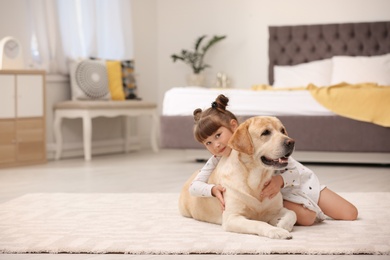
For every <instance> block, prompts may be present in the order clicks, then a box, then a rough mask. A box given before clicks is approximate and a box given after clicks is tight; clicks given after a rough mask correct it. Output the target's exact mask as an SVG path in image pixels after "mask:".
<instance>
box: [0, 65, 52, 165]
mask: <svg viewBox="0 0 390 260" xmlns="http://www.w3.org/2000/svg"><path fill="white" fill-rule="evenodd" d="M43 162H46V133H45V74H44V72H42V71H31V70H28V71H19V70H18V71H11V70H9V71H0V167H7V166H16V165H26V164H35V163H43Z"/></svg>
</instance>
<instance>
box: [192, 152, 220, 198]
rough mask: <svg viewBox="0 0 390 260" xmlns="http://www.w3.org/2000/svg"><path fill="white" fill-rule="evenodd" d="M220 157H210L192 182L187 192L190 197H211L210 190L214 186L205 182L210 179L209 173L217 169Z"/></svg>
mask: <svg viewBox="0 0 390 260" xmlns="http://www.w3.org/2000/svg"><path fill="white" fill-rule="evenodd" d="M219 160H220V157H215V156H212V157H211V158H210V159H209V160H208V161H207V163H206V164H205V165H204V166H203V168H202V169H201V170H200V171H199V173H198V175H197V176H196V177H195V179H194V180H193V181H192V183H191V185H190V188H189V192H190V194H191V195H192V196H196V197H212V196H213V195H212V193H211V190H212V188H213V187H214V186H215V185H214V184H208V183H207V181H208V180H209V178H210V175H211V173H212V172H213V170H214V169H215V167H217V164H218V162H219Z"/></svg>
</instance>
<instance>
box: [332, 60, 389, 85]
mask: <svg viewBox="0 0 390 260" xmlns="http://www.w3.org/2000/svg"><path fill="white" fill-rule="evenodd" d="M332 61H333V73H332V81H331V84H338V83H341V82H347V83H350V84H357V83H365V82H373V83H377V84H379V85H386V86H389V85H390V54H386V55H380V56H371V57H361V56H356V57H350V56H335V57H333V58H332Z"/></svg>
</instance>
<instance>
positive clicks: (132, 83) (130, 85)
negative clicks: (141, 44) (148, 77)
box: [121, 60, 139, 99]
mask: <svg viewBox="0 0 390 260" xmlns="http://www.w3.org/2000/svg"><path fill="white" fill-rule="evenodd" d="M121 66H122V82H123V91H124V93H125V96H126V99H139V98H138V97H137V84H136V80H135V74H134V61H133V60H123V61H121Z"/></svg>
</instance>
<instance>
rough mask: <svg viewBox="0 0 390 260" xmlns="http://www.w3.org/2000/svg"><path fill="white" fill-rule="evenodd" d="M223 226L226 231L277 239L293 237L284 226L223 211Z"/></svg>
mask: <svg viewBox="0 0 390 260" xmlns="http://www.w3.org/2000/svg"><path fill="white" fill-rule="evenodd" d="M222 227H223V229H224V230H225V231H230V232H236V233H244V234H254V235H259V236H265V237H269V238H277V239H291V238H292V236H291V234H290V232H288V231H287V230H285V229H283V228H279V227H274V226H271V225H270V224H268V223H266V222H263V221H257V220H251V219H247V218H245V217H244V216H242V215H238V214H229V213H226V212H224V213H223V220H222Z"/></svg>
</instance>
